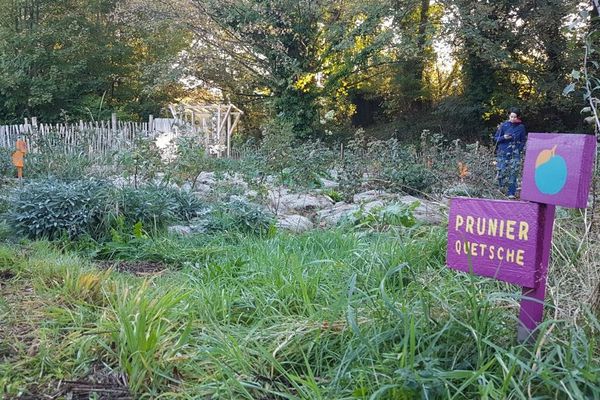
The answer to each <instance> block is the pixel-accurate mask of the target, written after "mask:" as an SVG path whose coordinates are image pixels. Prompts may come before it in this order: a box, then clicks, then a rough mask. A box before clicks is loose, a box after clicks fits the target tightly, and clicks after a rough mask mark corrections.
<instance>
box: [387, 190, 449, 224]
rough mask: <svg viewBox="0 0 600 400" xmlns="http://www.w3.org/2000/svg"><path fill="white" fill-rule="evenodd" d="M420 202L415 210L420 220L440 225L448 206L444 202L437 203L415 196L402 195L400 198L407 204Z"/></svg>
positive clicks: (415, 215) (400, 200) (414, 213)
mask: <svg viewBox="0 0 600 400" xmlns="http://www.w3.org/2000/svg"><path fill="white" fill-rule="evenodd" d="M415 201H418V202H419V206H418V207H417V208H416V209H415V210H414V211H413V215H414V217H415V219H416V220H417V221H418V222H421V223H423V224H430V225H438V224H441V223H442V222H443V221H444V220H445V212H444V210H445V209H446V208H447V207H446V206H445V205H444V204H442V203H436V202H433V201H429V200H424V199H418V198H416V197H413V196H402V197H400V198H399V199H398V202H399V203H402V204H405V205H407V206H409V205H411V204H413V203H414V202H415Z"/></svg>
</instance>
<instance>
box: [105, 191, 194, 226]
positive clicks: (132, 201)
mask: <svg viewBox="0 0 600 400" xmlns="http://www.w3.org/2000/svg"><path fill="white" fill-rule="evenodd" d="M203 208H204V204H203V203H202V202H201V201H200V200H199V199H198V198H196V197H195V196H194V194H192V193H188V192H184V191H180V190H178V189H172V188H168V187H164V186H155V185H149V186H144V187H141V188H139V189H135V188H130V187H125V188H123V189H120V190H119V192H118V196H117V204H116V210H118V215H119V216H121V217H123V219H124V224H125V225H126V226H133V225H135V224H136V223H138V222H141V223H142V225H143V226H144V228H145V229H150V228H152V229H153V230H154V231H159V230H163V229H165V228H166V227H167V225H168V224H170V223H172V222H175V221H180V220H183V221H189V220H191V219H192V218H194V217H195V216H197V215H198V213H199V212H200V211H201V210H202V209H203Z"/></svg>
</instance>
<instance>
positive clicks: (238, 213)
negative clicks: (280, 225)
mask: <svg viewBox="0 0 600 400" xmlns="http://www.w3.org/2000/svg"><path fill="white" fill-rule="evenodd" d="M274 223H275V218H274V216H273V215H272V214H271V213H270V212H268V211H266V210H265V209H264V208H262V207H260V206H258V205H256V204H253V203H250V202H248V201H247V200H245V199H242V198H235V197H234V198H232V199H231V200H230V201H229V202H227V203H224V204H223V205H220V206H218V207H217V208H216V209H215V210H213V212H212V214H211V216H210V220H209V222H208V224H207V230H208V231H239V232H244V233H254V234H264V233H267V232H269V230H270V229H271V227H272V226H273V225H274Z"/></svg>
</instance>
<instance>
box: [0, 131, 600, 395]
mask: <svg viewBox="0 0 600 400" xmlns="http://www.w3.org/2000/svg"><path fill="white" fill-rule="evenodd" d="M362 135H363V133H362V131H359V132H358V134H357V135H356V137H355V139H354V140H353V141H352V142H351V143H350V144H349V145H348V146H347V148H346V149H345V152H344V157H343V158H341V155H340V154H339V153H338V152H336V151H334V150H333V149H331V148H329V147H327V146H324V145H323V144H320V143H318V142H317V143H309V142H306V143H305V144H304V145H303V146H299V147H288V142H286V141H280V142H277V141H268V140H267V141H266V142H265V143H264V145H263V146H262V147H260V148H256V149H254V150H252V149H250V148H249V149H247V151H246V153H245V156H244V157H243V158H241V159H239V160H218V159H209V158H203V157H198V158H196V163H194V162H192V159H191V158H185V157H184V156H182V164H180V163H179V162H177V161H161V160H160V158H158V159H157V160H155V161H156V162H149V161H151V158H150V157H151V156H150V154H154V152H153V150H149V151H150V153H148V154H146V153H144V154H143V155H142V158H143V159H144V160H146V161H147V162H146V163H145V164H144V165H145V167H143V168H140V169H138V170H137V171H138V177H137V178H134V177H133V176H128V175H126V176H127V177H123V175H122V174H123V171H122V170H121V171H118V170H116V169H113V168H112V167H110V166H94V167H93V168H90V169H81V171H82V174H81V175H80V176H79V177H76V178H75V177H73V176H72V175H71V174H67V175H66V176H61V173H62V171H63V169H62V167H61V166H60V164H58V163H55V164H50V165H55V166H56V168H55V169H46V170H45V174H41V175H39V177H36V178H32V179H28V180H27V181H26V182H24V183H22V184H19V183H17V182H14V181H12V180H5V181H4V183H3V189H4V190H3V193H9V194H7V195H5V196H3V197H2V200H1V201H0V205H1V207H0V208H1V209H2V211H4V214H3V217H2V220H3V221H4V222H2V223H1V224H0V235H1V239H2V241H3V242H2V244H0V292H1V293H2V300H1V301H0V316H1V318H0V320H1V321H2V323H1V324H0V335H1V337H2V345H1V347H0V387H1V388H2V393H3V396H4V397H5V398H8V399H13V398H14V399H17V398H39V397H41V396H51V397H52V396H54V397H55V398H70V397H76V396H80V397H78V398H88V397H89V398H106V399H126V398H190V399H191V398H198V397H206V398H248V399H271V398H288V399H307V398H315V399H316V398H323V399H330V398H336V399H337V398H357V399H360V398H364V399H398V398H409V399H410V398H440V399H441V398H455V399H462V398H490V399H505V398H515V399H519V398H532V397H536V398H544V397H557V398H563V397H571V398H582V399H583V398H597V396H598V393H600V380H599V379H598V377H599V376H600V353H598V348H599V346H598V340H599V339H600V336H599V335H598V332H599V330H600V323H599V319H598V314H597V312H598V311H597V310H594V308H593V307H592V306H591V304H590V301H589V300H590V296H591V294H592V291H593V285H594V284H595V282H597V280H598V269H597V256H598V251H599V248H598V246H597V245H596V244H595V243H594V240H593V236H591V234H590V231H588V230H587V229H588V228H589V222H590V219H589V218H590V216H589V215H588V214H586V213H580V212H578V211H577V212H575V211H570V210H561V211H560V212H559V218H558V220H557V226H556V232H555V241H554V248H553V262H552V266H551V272H550V281H549V297H548V303H547V308H546V309H547V311H546V318H545V322H544V323H543V324H542V326H541V327H540V330H539V335H538V339H537V341H536V342H535V343H534V344H519V343H517V341H516V335H515V330H516V326H517V318H516V316H517V310H518V301H519V295H520V292H519V290H518V289H517V288H516V287H513V286H511V285H508V284H503V283H499V282H494V281H492V280H489V279H485V278H480V277H476V276H472V275H468V274H460V273H456V272H454V271H451V270H449V269H447V268H446V267H445V265H444V264H445V247H446V244H445V240H446V228H445V226H444V224H443V223H442V224H441V225H437V224H433V225H431V224H427V223H423V222H420V221H418V220H416V219H415V217H414V215H413V212H414V210H415V208H414V207H416V206H414V205H413V206H409V205H402V204H397V205H393V204H392V205H390V206H386V207H383V208H381V207H380V208H371V209H366V208H361V209H360V210H359V211H357V212H355V213H354V214H351V215H349V217H350V218H347V219H343V220H340V221H339V223H338V224H337V225H335V226H334V227H330V228H317V229H313V230H309V231H306V232H303V233H290V232H288V231H286V230H284V229H282V228H280V227H278V225H276V224H275V223H276V218H277V217H278V216H276V215H275V213H276V210H273V209H272V208H270V207H268V204H269V202H268V198H269V193H272V192H276V191H281V190H284V188H285V190H291V191H293V192H294V191H295V192H305V191H310V192H313V193H323V194H326V195H328V196H332V197H336V196H337V197H338V198H337V200H338V201H340V200H343V199H346V200H347V201H350V199H352V196H353V195H354V194H356V193H358V192H363V191H365V190H368V189H376V190H378V191H380V192H385V193H396V192H398V193H404V194H408V193H412V194H418V196H420V197H421V198H423V200H422V201H425V198H429V199H430V200H431V199H438V200H442V198H443V197H444V196H445V195H453V194H459V193H462V194H469V193H470V194H473V193H479V194H486V195H491V196H496V195H498V192H497V191H496V189H495V188H494V177H493V172H492V171H493V166H491V165H490V162H491V159H492V157H491V155H490V150H489V149H486V148H485V147H483V146H479V145H472V146H467V147H463V146H461V145H460V144H459V143H456V144H453V143H447V142H444V141H443V140H442V138H441V137H436V136H427V135H424V136H423V138H422V145H419V146H406V145H405V146H400V145H399V144H398V143H397V141H396V140H394V139H392V140H389V141H379V142H377V141H376V142H366V141H364V138H363V136H362ZM278 137H279V136H278ZM184 142H185V141H184ZM186 143H188V142H186ZM278 146H285V148H280V147H278ZM189 148H190V147H189V146H188V147H186V148H185V151H188V150H189ZM182 151H184V150H182ZM273 153H277V154H281V155H282V156H281V157H275V158H274V157H271V156H270V155H271V154H273ZM458 160H461V162H463V163H464V165H468V167H464V166H463V167H462V168H460V165H459V164H458ZM485 160H487V162H486V161H485ZM32 162H33V160H32ZM44 165H47V164H44ZM209 166H210V170H211V171H212V172H214V175H213V176H214V179H215V182H213V183H211V186H212V190H211V191H210V192H205V193H204V194H202V193H200V192H198V191H195V190H197V189H199V187H200V186H202V185H205V183H202V182H206V180H204V178H202V176H203V175H202V173H206V171H207V170H208V169H209ZM32 168H34V167H33V166H32ZM145 168H149V169H150V170H146V169H145ZM152 168H156V171H153V170H152ZM99 170H100V171H102V172H100V173H99V172H98V171H99ZM198 171H199V172H198ZM83 172H85V173H83ZM118 172H120V173H121V175H114V176H113V177H111V178H109V179H106V178H107V177H108V176H109V175H107V174H110V173H118ZM49 176H51V178H48V177H49ZM101 177H102V178H101ZM234 177H237V178H235V179H239V181H235V180H232V179H233V178H234ZM324 178H327V179H336V180H337V181H338V182H339V186H337V187H332V188H325V187H323V182H324V181H323V179H324ZM240 181H241V182H245V183H246V184H247V187H245V186H244V185H242V184H241V183H240ZM325 181H326V180H325ZM134 182H136V185H137V186H136V185H134ZM194 182H195V184H196V188H194V189H192V185H193V184H194ZM236 182H237V183H236ZM181 188H184V189H181ZM185 188H187V189H185ZM251 192H254V193H251ZM444 193H445V195H444ZM265 205H267V206H265ZM307 213H308V214H307V215H309V216H310V213H311V211H310V210H308V211H307ZM177 223H179V224H189V225H190V226H193V227H194V230H193V231H192V232H190V233H187V234H178V233H175V232H173V231H171V230H169V231H167V227H168V226H170V225H172V224H177ZM76 398H77V397H76Z"/></svg>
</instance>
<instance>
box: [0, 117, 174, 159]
mask: <svg viewBox="0 0 600 400" xmlns="http://www.w3.org/2000/svg"><path fill="white" fill-rule="evenodd" d="M173 124H174V120H172V119H167V118H161V119H153V118H150V119H149V121H148V122H128V121H117V120H116V118H114V117H113V119H112V121H94V122H83V121H80V122H79V123H75V124H73V123H57V124H38V123H37V122H36V121H35V119H34V120H33V121H28V120H25V123H23V124H18V125H0V147H4V148H8V149H14V148H15V143H16V141H17V139H23V140H25V142H26V143H27V145H28V149H29V151H31V152H34V153H35V152H38V151H39V150H40V147H42V144H44V145H45V146H44V147H46V148H50V149H52V151H60V152H63V153H64V154H80V155H87V156H88V157H90V158H103V157H106V156H109V155H112V154H115V153H117V152H120V151H123V150H126V149H128V148H131V147H132V146H133V144H134V142H135V141H136V139H139V138H148V139H154V138H155V137H156V136H157V135H159V134H161V133H164V132H171V129H172V127H173Z"/></svg>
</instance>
